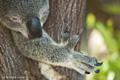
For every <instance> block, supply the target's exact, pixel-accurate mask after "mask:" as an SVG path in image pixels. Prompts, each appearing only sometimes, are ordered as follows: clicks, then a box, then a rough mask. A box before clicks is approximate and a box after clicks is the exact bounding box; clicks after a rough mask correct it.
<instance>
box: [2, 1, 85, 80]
mask: <svg viewBox="0 0 120 80" xmlns="http://www.w3.org/2000/svg"><path fill="white" fill-rule="evenodd" d="M85 5H86V0H50V15H49V18H48V20H47V22H46V24H45V25H44V29H45V30H46V31H47V32H48V33H49V34H50V36H51V37H52V38H53V39H54V40H55V41H56V42H60V38H61V32H62V31H63V30H64V28H65V26H66V25H68V27H69V30H70V36H72V35H73V34H76V33H77V32H80V31H81V30H82V26H83V22H84V11H85ZM80 37H81V33H80ZM76 50H78V51H79V50H80V42H79V44H78V46H77V47H76ZM54 69H55V70H56V71H57V72H59V73H60V74H62V75H66V76H67V77H68V79H69V80H84V76H82V75H79V74H78V73H77V72H75V71H74V70H70V69H67V68H61V67H54ZM26 74H27V75H28V76H30V77H31V80H46V79H45V77H44V76H42V75H41V73H40V72H39V68H38V62H36V61H33V60H31V59H28V58H25V57H24V56H22V55H21V54H20V53H19V52H18V51H17V49H16V46H15V44H14V41H13V39H12V35H11V33H10V31H9V30H8V29H6V28H5V27H4V26H3V25H2V24H0V80H25V76H26Z"/></svg>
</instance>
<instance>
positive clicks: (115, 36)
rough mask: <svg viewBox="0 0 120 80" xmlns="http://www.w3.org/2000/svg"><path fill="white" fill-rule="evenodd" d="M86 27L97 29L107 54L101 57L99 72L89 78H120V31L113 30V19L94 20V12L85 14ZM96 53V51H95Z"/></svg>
mask: <svg viewBox="0 0 120 80" xmlns="http://www.w3.org/2000/svg"><path fill="white" fill-rule="evenodd" d="M86 23H87V28H88V29H96V30H98V31H99V32H100V33H101V35H102V37H103V39H104V42H105V44H106V46H107V48H108V51H109V54H108V55H105V56H104V57H103V59H102V60H103V63H104V64H103V66H102V67H100V70H101V72H100V73H99V74H93V75H92V79H89V80H120V76H119V75H120V54H119V51H120V31H119V30H117V31H115V30H114V26H113V24H114V23H113V21H112V20H111V19H108V20H107V22H106V23H102V22H99V21H96V19H95V16H94V14H92V13H89V14H88V15H87V20H86ZM96 54H97V53H96Z"/></svg>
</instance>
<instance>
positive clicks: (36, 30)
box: [26, 17, 42, 38]
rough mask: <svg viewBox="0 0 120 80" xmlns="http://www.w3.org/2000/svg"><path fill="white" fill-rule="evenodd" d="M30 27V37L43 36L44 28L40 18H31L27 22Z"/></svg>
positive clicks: (28, 27)
mask: <svg viewBox="0 0 120 80" xmlns="http://www.w3.org/2000/svg"><path fill="white" fill-rule="evenodd" d="M26 26H27V29H28V37H29V38H37V37H41V36H42V28H41V24H40V19H39V18H37V17H35V18H33V19H31V20H29V21H28V22H27V24H26Z"/></svg>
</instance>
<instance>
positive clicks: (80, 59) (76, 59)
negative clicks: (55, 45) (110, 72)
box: [71, 52, 103, 74]
mask: <svg viewBox="0 0 120 80" xmlns="http://www.w3.org/2000/svg"><path fill="white" fill-rule="evenodd" d="M73 53H74V54H73V55H72V56H71V60H72V61H71V62H72V65H71V66H72V68H73V69H74V70H76V71H77V72H79V73H81V74H90V72H95V73H99V72H100V70H99V69H97V68H96V66H101V65H102V64H103V62H101V63H99V62H98V61H97V59H96V58H94V57H89V56H86V55H83V54H81V53H79V52H73Z"/></svg>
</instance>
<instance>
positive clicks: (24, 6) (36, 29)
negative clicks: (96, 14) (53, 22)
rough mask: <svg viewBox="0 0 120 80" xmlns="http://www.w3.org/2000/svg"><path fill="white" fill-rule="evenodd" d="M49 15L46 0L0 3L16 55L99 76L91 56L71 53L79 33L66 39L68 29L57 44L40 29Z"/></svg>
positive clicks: (3, 0)
mask: <svg viewBox="0 0 120 80" xmlns="http://www.w3.org/2000/svg"><path fill="white" fill-rule="evenodd" d="M48 14H49V0H0V22H1V23H2V24H3V25H5V26H6V27H7V28H8V29H10V30H11V32H12V35H13V38H14V41H15V43H16V45H17V48H18V50H19V52H20V53H21V54H22V55H24V56H25V57H27V58H31V59H33V60H36V61H39V62H43V63H46V64H50V65H53V66H61V67H67V68H70V69H74V70H75V71H77V72H79V73H81V74H89V73H90V72H95V73H99V69H97V68H96V66H101V65H102V62H101V63H98V62H97V59H96V58H94V57H89V56H86V55H84V54H82V53H81V52H77V51H74V47H75V46H76V44H77V42H78V41H79V36H78V34H79V33H78V34H76V35H73V37H71V38H70V39H69V33H68V28H67V27H66V29H65V31H64V32H63V33H62V42H61V44H64V45H61V44H57V43H56V42H55V41H54V40H53V39H52V38H51V37H50V36H49V35H48V34H47V33H46V32H45V31H44V29H43V28H42V27H43V24H44V23H45V21H46V19H47V17H48Z"/></svg>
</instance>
